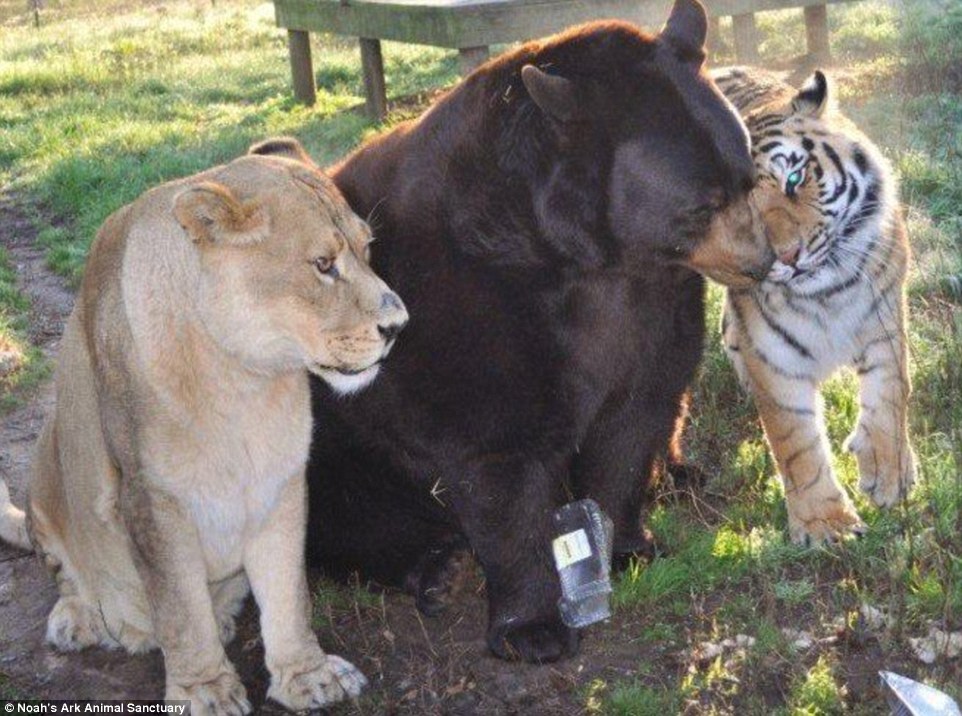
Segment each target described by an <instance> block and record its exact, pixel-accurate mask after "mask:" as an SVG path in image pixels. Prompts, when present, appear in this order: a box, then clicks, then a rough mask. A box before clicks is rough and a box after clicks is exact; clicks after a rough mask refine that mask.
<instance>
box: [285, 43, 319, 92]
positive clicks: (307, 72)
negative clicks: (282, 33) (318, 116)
mask: <svg viewBox="0 0 962 716" xmlns="http://www.w3.org/2000/svg"><path fill="white" fill-rule="evenodd" d="M287 48H288V50H289V51H290V53H291V77H292V78H293V80H294V96H295V97H296V98H297V100H298V101H299V102H303V103H304V104H306V105H312V104H314V102H316V101H317V90H316V89H315V87H314V65H313V64H312V63H311V36H310V35H309V34H308V33H307V32H305V31H304V30H288V31H287Z"/></svg>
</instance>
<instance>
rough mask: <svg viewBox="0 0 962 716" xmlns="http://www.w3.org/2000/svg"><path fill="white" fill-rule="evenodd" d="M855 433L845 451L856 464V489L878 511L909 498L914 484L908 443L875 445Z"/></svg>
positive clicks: (864, 434) (913, 469) (863, 435)
mask: <svg viewBox="0 0 962 716" xmlns="http://www.w3.org/2000/svg"><path fill="white" fill-rule="evenodd" d="M877 442H878V441H871V440H869V439H867V437H866V431H865V430H859V429H856V431H855V432H854V433H852V435H851V436H850V437H849V439H848V440H847V441H846V442H845V449H846V450H848V451H849V452H851V453H853V454H854V455H855V458H856V460H857V461H858V472H859V480H858V487H859V489H860V490H861V491H862V492H864V493H865V494H866V495H868V496H869V498H871V500H872V502H873V503H875V504H876V505H877V506H878V507H893V506H894V505H897V504H898V503H899V502H901V501H903V500H904V499H905V498H906V497H908V494H909V492H910V491H911V490H912V485H914V484H915V478H916V467H915V453H914V452H913V451H912V446H911V445H910V444H909V442H908V440H907V439H905V440H901V441H898V442H897V444H895V445H890V444H885V445H878V444H877Z"/></svg>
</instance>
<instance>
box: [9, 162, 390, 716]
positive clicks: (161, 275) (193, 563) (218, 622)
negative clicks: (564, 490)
mask: <svg viewBox="0 0 962 716" xmlns="http://www.w3.org/2000/svg"><path fill="white" fill-rule="evenodd" d="M369 240H370V232H369V230H368V228H367V226H366V225H365V224H364V222H362V221H361V220H360V219H358V218H357V217H356V216H355V215H354V214H353V213H351V211H350V210H349V208H348V207H347V205H346V203H345V202H344V200H343V199H342V198H341V197H340V195H339V194H338V193H337V191H336V190H335V189H334V188H333V185H332V184H331V183H330V182H329V181H328V180H327V178H326V177H324V176H323V175H322V174H320V173H319V172H318V171H317V170H316V169H314V168H312V167H307V166H305V165H303V164H301V163H298V162H296V161H291V160H288V159H284V158H278V157H245V158H241V159H238V160H236V161H234V162H232V163H230V164H227V165H225V166H221V167H217V168H215V169H212V170H210V171H208V172H205V173H203V174H200V175H197V176H194V177H190V178H187V179H184V180H182V181H178V182H173V183H170V184H166V185H164V186H162V187H159V188H157V189H155V190H153V191H150V192H148V193H147V194H145V195H144V196H142V197H141V198H140V199H139V200H137V201H136V202H134V203H133V204H131V205H129V206H126V207H124V208H123V209H121V210H120V211H118V212H117V213H115V214H114V215H113V216H111V217H110V218H109V219H108V220H107V222H106V223H105V224H104V226H103V228H102V229H101V231H100V233H99V235H98V238H97V241H96V242H95V244H94V246H93V247H92V249H91V254H90V259H89V261H88V265H87V269H86V273H85V277H84V281H83V285H82V288H81V291H80V295H79V297H78V301H77V305H76V308H75V310H74V312H73V314H72V315H71V317H70V320H69V322H68V324H67V327H66V331H65V333H64V337H63V342H62V346H61V350H60V357H59V364H58V369H57V379H56V383H57V404H56V409H55V411H54V413H53V414H52V415H51V416H50V417H49V419H48V421H47V423H46V425H45V427H44V430H43V434H42V436H41V438H40V440H39V444H38V448H37V458H36V468H35V474H34V476H33V480H32V484H31V487H30V497H29V507H28V510H29V514H30V522H31V528H32V539H33V543H34V544H35V545H36V547H37V549H38V551H40V552H41V553H42V554H43V555H44V556H45V558H46V561H47V563H48V564H49V565H50V567H51V568H52V569H53V570H54V572H55V574H56V575H57V580H58V585H59V589H60V600H59V601H58V602H57V604H56V605H55V606H54V608H53V611H52V612H51V614H50V617H49V620H48V630H47V637H48V639H49V640H50V641H51V642H52V643H53V644H54V645H55V646H57V647H58V648H61V649H67V650H70V649H81V648H84V647H87V646H92V645H96V644H99V645H103V646H107V647H118V646H119V647H123V648H125V649H127V650H129V651H131V652H140V651H144V650H147V649H151V648H153V647H154V646H157V645H159V646H160V647H161V648H162V649H163V652H164V657H165V666H166V674H167V676H166V680H167V688H166V697H167V698H168V699H190V700H191V703H192V709H193V712H194V713H195V714H208V713H210V714H240V713H246V712H247V711H249V710H250V706H249V704H248V702H247V700H246V696H245V692H244V687H243V686H242V685H241V683H240V681H239V680H238V678H237V675H236V673H235V671H234V669H233V667H232V666H231V664H230V663H229V662H228V660H227V657H226V655H225V653H224V649H223V646H222V642H226V641H229V639H230V638H231V637H232V636H233V618H234V616H235V615H236V614H237V612H238V610H239V608H240V605H241V602H242V600H243V598H244V596H245V595H246V594H247V592H248V591H249V589H251V588H252V589H253V592H254V596H255V598H256V599H257V602H258V605H259V607H260V612H261V627H262V631H263V638H264V645H265V651H266V661H267V666H268V670H269V671H270V674H271V685H270V689H269V691H268V696H270V697H272V698H274V699H276V700H277V701H279V702H281V703H282V704H284V705H285V706H287V707H289V708H292V709H304V708H317V707H322V706H324V705H326V704H329V703H331V702H333V701H336V700H338V699H341V698H343V697H344V696H345V695H350V696H354V695H356V694H357V693H358V692H359V691H360V689H361V687H362V686H363V684H364V677H363V676H361V674H360V673H359V672H358V671H357V670H356V669H354V667H353V666H351V665H350V664H348V663H347V662H346V661H344V660H343V659H340V658H339V657H336V656H331V655H326V654H324V652H323V651H321V649H320V647H319V645H318V643H317V640H316V637H315V636H314V634H313V633H312V632H311V629H310V618H309V613H310V601H309V595H308V591H307V583H306V577H305V573H304V567H303V548H304V546H303V542H304V529H305V521H306V504H305V483H304V474H303V473H304V467H305V464H306V460H307V451H308V446H309V442H310V435H311V411H310V394H309V389H308V380H307V372H306V371H305V370H304V369H305V368H308V369H310V370H313V371H315V372H317V373H318V374H319V375H321V377H323V378H325V379H329V380H330V381H331V382H332V385H334V386H335V387H341V388H344V387H345V386H346V389H348V390H352V389H358V388H360V387H363V384H364V382H366V381H369V380H370V379H372V378H373V376H374V374H375V373H376V372H377V361H379V359H380V358H381V357H383V355H385V354H386V352H387V350H388V349H389V347H390V346H389V345H385V341H384V339H383V338H382V336H381V332H380V331H379V326H390V325H395V324H400V323H403V322H404V321H405V320H406V313H405V311H404V308H403V305H402V304H401V303H400V301H399V300H397V297H396V296H394V294H392V293H391V292H390V291H389V289H388V288H387V286H385V284H384V283H383V282H382V281H381V280H380V279H379V278H378V277H377V276H376V275H375V274H374V273H373V272H372V271H371V269H370V268H369V267H368V266H367V263H366V261H365V260H364V258H363V257H364V255H365V252H366V244H367V242H368V241H369ZM322 256H323V257H336V263H335V266H336V267H337V270H338V273H339V275H338V277H337V278H331V277H329V276H325V275H322V274H321V273H319V272H318V270H317V269H316V268H315V267H314V265H313V264H312V261H313V260H314V259H316V258H318V257H322ZM385 297H390V298H391V300H389V301H386V300H385ZM339 370H340V371H352V372H353V371H363V372H362V373H361V374H360V377H358V376H356V375H348V376H345V375H342V374H341V373H339V372H338V371H339ZM345 381H346V382H345Z"/></svg>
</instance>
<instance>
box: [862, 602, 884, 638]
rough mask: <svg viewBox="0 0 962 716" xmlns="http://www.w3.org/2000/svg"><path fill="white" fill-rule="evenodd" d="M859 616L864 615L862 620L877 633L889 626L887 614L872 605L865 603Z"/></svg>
mask: <svg viewBox="0 0 962 716" xmlns="http://www.w3.org/2000/svg"><path fill="white" fill-rule="evenodd" d="M859 614H861V615H862V620H863V621H864V623H865V626H867V627H868V628H869V629H874V630H876V631H877V630H879V629H882V628H884V627H887V626H889V618H888V617H886V616H885V613H884V612H883V611H882V610H881V609H877V608H876V607H873V606H872V605H871V604H868V603H863V604H862V608H861V609H860V610H859Z"/></svg>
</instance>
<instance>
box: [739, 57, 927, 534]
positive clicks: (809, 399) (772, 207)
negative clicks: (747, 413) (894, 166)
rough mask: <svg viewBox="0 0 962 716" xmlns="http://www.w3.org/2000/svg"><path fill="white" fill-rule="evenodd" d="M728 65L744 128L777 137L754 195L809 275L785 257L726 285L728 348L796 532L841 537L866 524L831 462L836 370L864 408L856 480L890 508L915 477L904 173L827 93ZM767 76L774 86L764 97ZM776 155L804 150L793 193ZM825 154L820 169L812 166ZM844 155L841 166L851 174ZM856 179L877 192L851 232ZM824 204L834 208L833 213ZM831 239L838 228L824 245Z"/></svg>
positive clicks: (779, 245)
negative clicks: (895, 171)
mask: <svg viewBox="0 0 962 716" xmlns="http://www.w3.org/2000/svg"><path fill="white" fill-rule="evenodd" d="M721 72H722V76H721V78H720V85H721V86H722V87H723V89H724V91H725V92H726V94H728V96H729V97H730V98H731V99H732V101H733V102H735V103H736V104H737V105H738V106H739V108H740V109H741V110H742V111H743V113H744V114H745V117H746V122H747V124H748V126H749V128H750V129H751V128H752V127H753V126H755V122H759V123H760V124H762V125H763V126H764V128H763V129H762V130H761V131H760V132H759V135H760V136H759V137H755V136H754V132H753V142H755V143H756V145H758V144H761V145H764V144H765V143H767V142H776V141H777V143H778V145H779V146H777V147H776V146H774V145H772V146H773V149H772V150H770V151H771V154H770V153H769V152H768V151H760V150H758V147H757V146H756V150H758V151H756V168H757V170H758V185H757V187H756V188H755V190H754V191H753V199H754V201H755V202H756V204H757V206H758V208H759V211H760V212H761V215H762V217H763V220H764V222H765V224H766V227H767V231H768V234H769V239H770V241H771V243H772V246H773V248H774V249H775V251H776V254H777V255H779V257H782V256H793V255H794V254H795V253H796V252H798V259H797V267H798V268H799V269H800V270H801V271H802V273H803V275H802V276H801V277H798V276H796V275H795V268H794V267H792V266H787V265H783V264H782V263H781V262H776V264H775V267H774V268H773V272H772V274H770V277H769V279H770V280H766V281H765V282H763V283H761V284H760V285H759V286H757V287H754V288H752V289H748V290H731V291H729V292H728V298H727V302H726V306H725V320H724V326H725V329H724V332H725V336H724V343H725V348H726V350H727V352H728V354H729V356H730V358H731V359H732V362H733V364H734V365H735V368H736V370H737V371H738V374H739V377H740V378H741V380H742V382H743V383H744V384H745V385H746V386H747V387H748V388H749V389H750V391H751V392H752V394H753V396H754V398H755V403H756V406H757V408H758V412H759V416H760V417H761V421H762V425H763V427H764V429H765V435H766V437H767V439H768V442H769V445H770V446H771V449H772V453H773V455H774V456H775V460H776V462H777V463H778V469H779V473H780V474H781V476H782V479H783V481H784V485H785V495H786V502H787V507H788V519H789V531H790V533H791V536H792V538H793V539H794V540H795V541H797V542H806V543H807V542H812V541H814V542H822V541H827V540H834V539H837V538H839V537H841V536H843V535H845V534H847V533H849V532H851V531H853V530H857V529H860V527H861V520H860V519H859V516H858V514H857V512H856V511H855V508H854V506H853V504H852V501H851V500H850V499H849V497H848V495H847V494H846V493H845V490H844V488H843V487H842V485H841V484H840V483H839V482H838V480H837V479H836V477H835V475H834V471H833V469H832V464H831V449H830V446H829V444H828V438H827V432H826V427H825V421H824V416H823V408H822V401H821V397H820V395H819V392H818V389H819V386H820V384H821V382H822V381H823V380H825V379H826V378H828V377H829V376H830V375H832V373H834V372H835V371H836V370H837V369H838V368H840V367H842V366H846V365H848V366H852V367H854V368H855V369H856V371H857V372H858V374H859V380H860V411H859V417H858V422H857V424H856V427H855V429H854V431H853V432H852V434H851V436H850V437H849V439H848V441H847V447H848V449H849V450H850V451H851V452H853V453H855V455H856V458H857V460H858V466H859V473H860V481H859V486H860V488H861V489H862V490H863V491H864V492H866V493H867V494H868V495H869V496H870V497H871V499H872V500H873V501H874V502H875V503H876V504H877V505H879V506H891V505H894V504H895V503H896V502H898V501H899V500H900V499H903V498H904V497H905V496H906V495H907V493H908V491H909V489H910V488H911V486H912V484H913V482H914V480H915V460H914V455H913V452H912V447H911V444H910V441H909V434H908V401H909V395H910V392H911V385H910V382H909V372H908V350H907V345H908V341H907V337H906V323H907V311H906V306H905V298H904V283H905V277H906V273H907V267H908V261H909V245H908V241H907V238H906V233H905V226H904V222H903V220H902V216H901V211H900V209H899V207H898V200H897V191H896V180H895V178H894V176H893V175H892V173H891V169H890V168H889V167H888V164H887V162H886V161H885V159H884V158H883V157H882V156H881V155H880V154H879V153H878V151H877V150H876V149H875V147H874V145H873V144H872V143H871V141H870V140H869V139H868V138H866V137H865V136H864V135H862V134H861V133H860V132H859V131H858V130H857V129H856V128H855V127H854V126H853V125H852V124H851V122H849V121H848V120H847V119H846V118H845V117H843V116H841V115H840V114H838V113H837V112H836V111H835V110H834V108H833V107H832V105H831V97H830V94H826V95H825V96H823V97H822V101H821V102H817V101H814V102H813V101H808V102H806V101H805V98H804V91H803V93H800V94H796V93H797V90H794V89H792V88H791V87H787V86H785V85H781V84H779V83H778V82H777V81H776V80H774V79H772V78H771V77H770V76H768V75H766V74H765V73H761V72H758V71H753V70H742V71H735V72H730V71H727V72H726V71H721ZM763 86H767V87H768V92H767V93H762V94H760V93H759V91H758V90H759V88H760V87H763ZM815 86H816V85H815V84H809V85H808V87H810V88H813V87H815ZM758 97H761V98H762V99H758ZM741 99H744V100H745V101H744V102H742V101H741ZM779 118H780V123H779V124H777V125H776V124H775V120H777V119H779ZM776 126H777V127H778V129H777V130H776V129H773V127H776ZM805 143H807V147H808V148H807V149H806V145H805ZM826 147H828V149H826ZM830 150H831V151H830ZM776 152H781V153H782V156H785V155H790V156H808V157H809V164H807V165H806V169H807V172H806V174H805V175H804V179H803V182H802V183H801V185H799V186H798V187H797V189H795V191H794V195H791V196H790V195H789V194H788V193H787V191H786V190H785V189H784V186H785V182H786V177H787V176H788V173H789V172H790V171H791V170H793V169H794V167H796V166H798V165H797V164H793V165H792V168H793V169H791V170H790V169H789V168H785V167H784V165H782V164H780V163H779V161H776V158H778V159H780V157H777V155H776V154H775V153H776ZM806 153H807V154H806ZM832 153H834V155H833V154H832ZM816 164H817V165H818V166H819V167H821V169H822V171H823V172H824V174H822V175H820V174H819V173H818V171H815V165H816ZM838 164H841V165H842V166H843V167H844V168H845V172H846V174H845V179H844V183H843V180H842V179H841V176H840V175H839V174H838V172H837V170H836V167H837V165H838ZM820 184H821V185H822V186H821V189H820ZM853 184H856V185H857V186H856V189H857V190H858V191H857V193H856V194H855V200H856V201H862V202H864V201H865V197H866V194H867V192H868V191H869V190H870V189H871V191H873V193H874V196H875V197H876V207H875V209H874V210H873V211H871V212H869V211H867V210H866V211H865V213H864V216H865V219H864V221H862V223H861V224H858V225H856V227H855V228H851V225H850V224H846V225H845V226H846V227H849V228H850V230H849V231H848V233H846V232H844V231H843V230H842V228H841V227H839V226H836V225H835V224H834V223H833V222H834V221H836V218H837V217H844V216H852V215H858V212H859V209H858V208H856V209H853V208H852V194H851V189H852V185H853ZM825 197H829V198H830V199H826V198H825ZM829 200H830V201H831V202H832V203H831V207H830V208H831V213H827V212H826V211H824V210H825V209H826V208H827V207H825V206H824V204H825V203H826V202H827V201H829ZM857 206H862V205H861V204H859V205H857ZM846 212H848V213H846ZM825 236H828V237H831V238H830V239H829V241H828V242H823V240H822V239H823V237H825ZM831 242H836V243H837V244H838V246H837V248H836V249H835V251H834V253H832V254H830V256H832V260H830V261H826V260H824V259H819V258H817V257H818V255H819V252H820V251H822V249H821V248H816V249H814V253H813V251H812V250H811V249H810V246H812V245H814V246H816V247H819V245H821V246H824V247H830V246H832V243H831ZM838 242H840V243H838ZM773 277H774V278H773ZM773 326H776V328H773ZM786 335H789V336H790V340H789V339H788V338H786V337H785V336H786ZM792 342H794V343H796V344H797V346H792V345H790V344H791V343H792Z"/></svg>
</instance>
